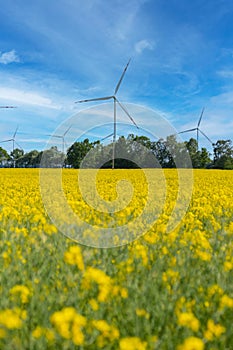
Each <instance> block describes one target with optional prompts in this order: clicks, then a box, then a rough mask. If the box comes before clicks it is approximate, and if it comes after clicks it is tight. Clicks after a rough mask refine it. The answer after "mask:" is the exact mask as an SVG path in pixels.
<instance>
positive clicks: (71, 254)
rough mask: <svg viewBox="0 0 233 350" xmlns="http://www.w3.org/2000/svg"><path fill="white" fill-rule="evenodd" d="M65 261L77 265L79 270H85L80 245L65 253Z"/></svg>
mask: <svg viewBox="0 0 233 350" xmlns="http://www.w3.org/2000/svg"><path fill="white" fill-rule="evenodd" d="M64 260H65V262H66V263H67V264H70V265H76V266H77V267H78V269H79V270H81V271H83V270H84V262H83V256H82V250H81V248H80V247H79V246H78V245H76V246H71V247H70V248H69V249H68V251H67V252H65V254H64Z"/></svg>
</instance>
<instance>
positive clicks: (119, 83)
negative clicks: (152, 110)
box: [75, 60, 139, 169]
mask: <svg viewBox="0 0 233 350" xmlns="http://www.w3.org/2000/svg"><path fill="white" fill-rule="evenodd" d="M129 63H130V60H129V62H128V63H127V65H126V66H125V69H124V71H123V73H122V75H121V77H120V79H119V81H118V83H117V85H116V88H115V91H114V94H113V95H111V96H106V97H99V98H91V99H88V100H81V101H76V102H75V103H83V102H92V101H106V100H111V99H113V102H114V120H113V134H112V135H113V147H112V169H114V166H115V163H114V160H115V144H116V123H117V121H116V117H117V116H116V112H117V111H116V104H117V103H118V104H119V106H120V107H121V109H122V110H123V111H124V112H125V114H126V115H127V116H128V118H129V119H130V120H131V122H132V123H133V124H134V125H135V126H136V127H137V128H138V126H137V124H136V123H135V121H134V120H133V118H132V117H131V115H130V114H129V112H128V111H127V109H126V108H125V107H124V106H123V105H122V103H120V101H119V100H118V99H117V98H116V94H117V92H118V90H119V88H120V85H121V83H122V80H123V78H124V75H125V73H126V70H127V68H128V65H129ZM138 129H139V128H138ZM110 136H111V135H108V136H107V137H110ZM107 137H106V138H107Z"/></svg>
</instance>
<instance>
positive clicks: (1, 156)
mask: <svg viewBox="0 0 233 350" xmlns="http://www.w3.org/2000/svg"><path fill="white" fill-rule="evenodd" d="M9 160H10V156H9V154H8V153H7V151H6V150H5V149H4V148H2V147H0V166H5V165H6V164H7V162H8V161H9Z"/></svg>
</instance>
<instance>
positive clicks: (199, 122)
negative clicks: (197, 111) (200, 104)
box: [197, 107, 205, 127]
mask: <svg viewBox="0 0 233 350" xmlns="http://www.w3.org/2000/svg"><path fill="white" fill-rule="evenodd" d="M204 110H205V107H204V108H203V109H202V111H201V115H200V118H199V121H198V124H197V127H199V126H200V124H201V120H202V116H203V113H204Z"/></svg>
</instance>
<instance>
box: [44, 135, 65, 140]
mask: <svg viewBox="0 0 233 350" xmlns="http://www.w3.org/2000/svg"><path fill="white" fill-rule="evenodd" d="M45 136H50V137H56V138H58V139H62V138H63V136H60V135H45Z"/></svg>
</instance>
